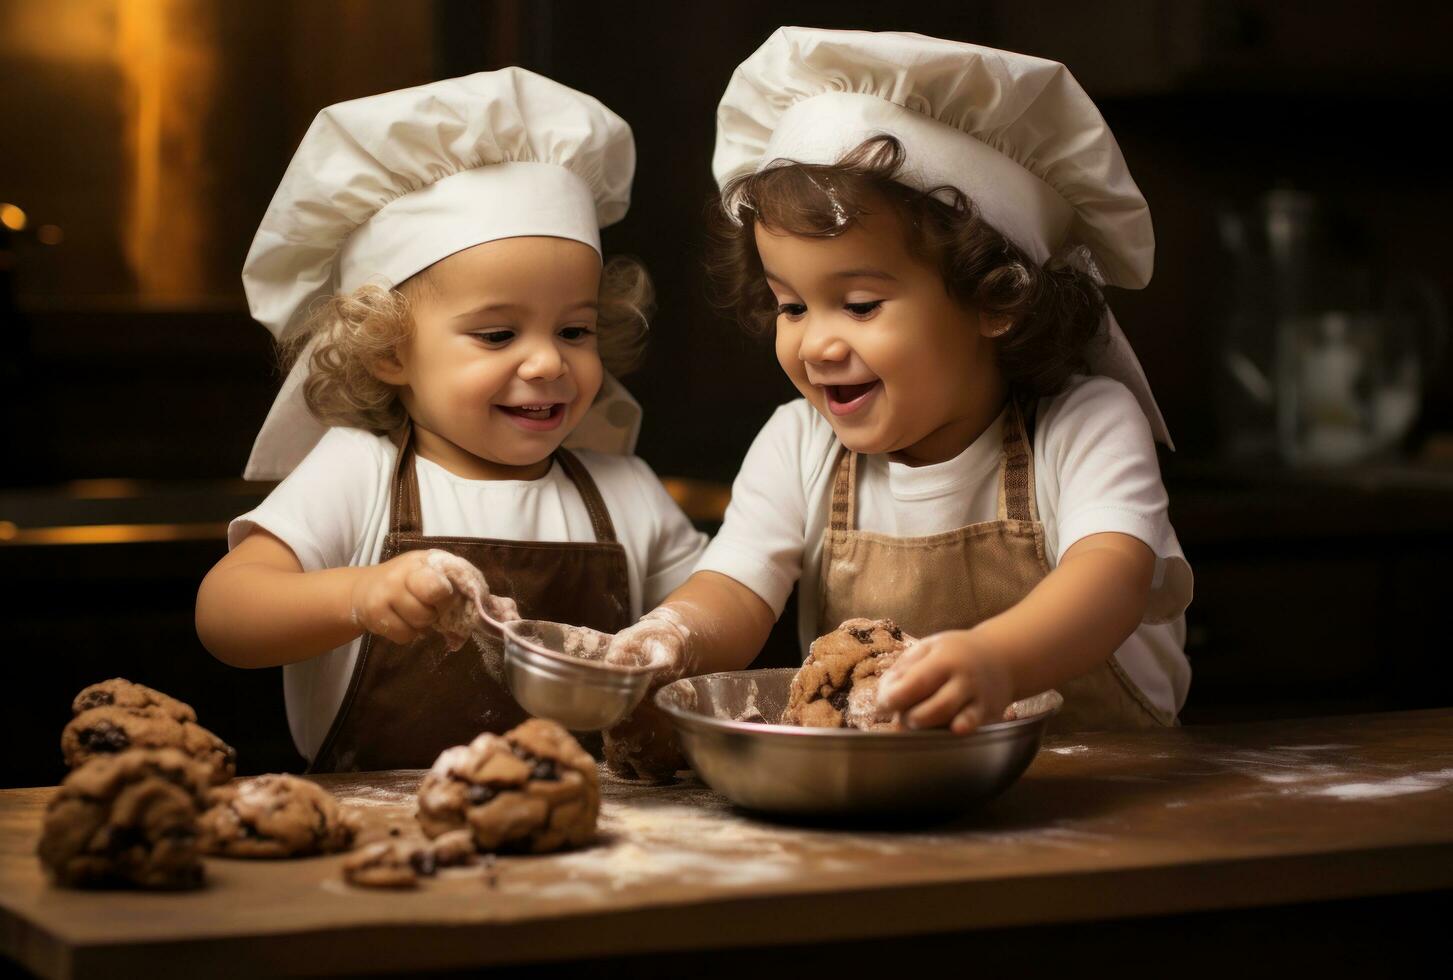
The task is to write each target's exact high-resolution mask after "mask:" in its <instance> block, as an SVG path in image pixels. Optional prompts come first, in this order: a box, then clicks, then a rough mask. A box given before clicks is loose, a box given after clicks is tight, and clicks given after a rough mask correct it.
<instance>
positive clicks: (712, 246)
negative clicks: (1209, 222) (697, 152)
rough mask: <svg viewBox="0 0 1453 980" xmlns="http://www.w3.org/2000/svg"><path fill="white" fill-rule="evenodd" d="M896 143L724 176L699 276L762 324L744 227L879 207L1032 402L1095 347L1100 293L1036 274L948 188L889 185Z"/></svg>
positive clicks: (828, 220) (883, 141)
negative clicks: (981, 326)
mask: <svg viewBox="0 0 1453 980" xmlns="http://www.w3.org/2000/svg"><path fill="white" fill-rule="evenodd" d="M904 162H905V152H904V149H903V145H902V143H900V142H899V141H898V140H897V139H896V138H895V137H892V136H886V135H884V136H875V137H872V138H871V139H868V140H866V141H864V142H863V143H861V144H859V145H858V146H857V147H856V148H854V149H853V150H851V151H849V152H848V153H846V154H845V155H844V156H843V157H842V158H841V159H839V160H838V162H837V163H835V164H831V165H812V164H801V163H790V162H786V163H779V164H776V165H773V166H771V167H769V168H767V169H765V170H762V171H760V172H759V173H755V174H746V175H743V176H741V177H738V178H736V179H734V180H732V181H731V182H730V183H728V184H727V186H726V187H725V188H724V189H723V191H722V193H721V195H720V196H719V197H713V198H712V201H711V203H710V204H709V206H708V212H707V225H708V234H709V246H708V258H707V272H708V275H709V276H710V278H711V280H712V283H713V286H714V292H715V294H716V299H717V301H718V303H719V305H720V306H722V307H723V308H724V309H725V310H727V311H728V312H730V313H732V314H734V315H735V317H736V318H737V320H738V321H739V322H740V323H741V324H742V325H743V326H744V327H746V328H747V329H748V330H749V331H750V332H752V333H758V334H761V333H766V332H768V331H770V330H771V329H772V327H773V324H774V323H775V322H776V317H777V301H776V299H775V298H774V296H773V295H772V291H771V289H770V288H768V286H767V282H766V279H765V276H764V274H763V271H762V260H761V258H760V256H758V254H757V244H756V237H755V234H754V225H755V223H756V222H759V221H760V222H761V223H762V224H763V225H765V226H767V227H770V228H772V229H773V230H776V231H785V232H787V233H788V234H791V235H797V236H801V237H805V238H832V237H835V236H838V235H841V234H843V233H844V232H845V231H847V230H848V229H849V228H851V227H852V226H853V224H854V222H855V221H856V220H857V218H858V217H859V216H861V215H865V214H870V213H872V211H873V209H874V208H881V207H882V206H883V204H884V203H886V204H887V206H888V207H889V208H891V209H892V210H893V212H894V213H896V214H897V216H898V217H899V219H900V223H901V225H902V227H903V229H904V234H905V238H906V241H905V244H906V246H907V248H908V250H909V252H910V254H912V255H914V256H916V257H918V258H919V259H921V260H923V261H925V262H928V263H931V264H933V265H936V266H937V268H938V270H939V273H940V275H941V276H942V278H943V282H944V286H945V287H946V288H947V289H948V291H949V294H950V295H951V296H953V297H954V299H955V300H956V301H957V302H958V303H959V304H960V305H962V306H964V307H966V308H970V309H975V310H978V311H980V312H982V313H983V314H985V315H987V316H989V317H991V318H995V319H1002V320H1004V321H1006V322H1007V325H1008V326H1009V329H1008V331H1007V332H1006V333H1005V334H1004V335H1003V336H1000V337H998V338H996V339H995V341H994V349H995V352H996V355H997V357H998V361H999V366H1000V369H1001V370H1002V371H1003V372H1004V376H1005V379H1006V380H1007V381H1008V382H1009V384H1010V386H1011V388H1012V389H1014V390H1015V391H1016V392H1019V393H1021V394H1025V395H1029V396H1033V397H1041V396H1044V395H1052V394H1055V393H1057V392H1059V391H1061V390H1063V389H1064V386H1065V384H1066V383H1067V382H1068V381H1069V379H1070V376H1071V375H1074V374H1076V373H1081V372H1084V371H1086V370H1087V369H1088V360H1089V353H1090V351H1091V348H1092V346H1093V345H1095V344H1098V343H1103V342H1104V339H1105V338H1104V332H1103V330H1102V329H1101V318H1102V316H1103V314H1104V310H1105V299H1104V297H1103V295H1102V294H1101V292H1100V288H1099V285H1098V284H1097V283H1096V282H1095V280H1094V279H1093V278H1092V277H1091V276H1090V275H1089V274H1088V273H1087V272H1084V271H1081V270H1079V269H1076V268H1073V267H1069V266H1065V267H1061V268H1053V269H1047V268H1043V267H1041V266H1040V265H1038V264H1037V263H1036V262H1034V260H1033V259H1031V258H1030V257H1029V256H1028V255H1027V254H1025V252H1024V251H1023V250H1022V249H1020V248H1019V247H1018V246H1016V245H1014V243H1012V242H1010V241H1009V240H1008V239H1007V238H1005V237H1004V236H1003V235H1002V234H1000V233H999V232H998V231H997V230H995V229H994V228H993V227H992V226H991V225H989V223H988V222H986V221H984V220H983V218H982V217H981V216H980V214H979V211H978V209H977V208H976V207H975V206H974V203H973V201H972V200H970V199H969V197H968V196H967V195H966V194H964V193H963V192H962V191H960V190H958V189H957V188H954V187H938V188H934V189H933V190H929V191H920V190H916V189H914V188H912V187H909V186H907V185H906V184H904V183H902V182H901V181H900V180H898V179H897V178H898V176H899V175H900V174H901V173H902V170H903V167H904Z"/></svg>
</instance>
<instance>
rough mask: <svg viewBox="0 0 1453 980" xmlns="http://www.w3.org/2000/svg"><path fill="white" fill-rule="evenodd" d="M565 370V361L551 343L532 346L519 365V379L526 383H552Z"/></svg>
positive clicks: (546, 342)
mask: <svg viewBox="0 0 1453 980" xmlns="http://www.w3.org/2000/svg"><path fill="white" fill-rule="evenodd" d="M564 370H565V359H564V358H563V357H561V356H560V351H559V350H558V349H557V348H556V347H555V344H554V343H553V342H549V341H545V342H541V343H537V344H534V345H532V346H531V347H530V350H529V352H528V353H527V354H526V355H525V359H524V361H523V362H522V363H521V364H520V377H521V378H523V379H524V380H526V381H553V380H554V379H555V378H558V377H560V375H561V373H562V372H563V371H564Z"/></svg>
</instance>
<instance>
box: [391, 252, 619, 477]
mask: <svg viewBox="0 0 1453 980" xmlns="http://www.w3.org/2000/svg"><path fill="white" fill-rule="evenodd" d="M600 270H601V263H600V256H599V255H598V254H597V253H596V251H595V250H594V249H593V248H591V247H590V246H589V245H586V244H583V243H581V242H576V241H571V240H568V239H563V238H546V237H523V238H507V239H502V240H500V241H494V242H486V243H484V244H482V245H476V246H474V247H473V248H467V249H465V250H463V251H462V252H456V253H454V254H453V255H450V256H448V257H447V258H444V259H441V260H440V261H439V262H436V263H435V264H434V265H432V266H430V267H429V269H428V272H427V275H426V276H425V277H424V278H423V280H422V281H421V282H418V283H417V284H415V285H414V287H413V288H411V289H410V290H409V297H410V308H411V312H412V315H413V321H414V331H413V334H412V336H410V337H409V339H408V340H406V341H405V342H404V343H403V344H401V345H400V347H399V349H398V351H397V361H396V363H391V362H387V361H385V362H382V363H381V364H380V365H379V366H378V367H377V368H376V373H377V374H378V376H379V377H380V378H382V379H383V380H384V381H387V382H388V383H390V384H394V385H398V386H400V388H401V391H400V397H401V398H402V399H403V402H404V406H405V407H406V408H407V409H408V413H409V417H410V418H411V419H412V420H413V423H414V430H415V438H416V440H417V445H418V448H419V452H420V454H421V455H422V456H424V458H426V459H431V460H433V461H434V462H437V463H439V464H441V465H443V466H444V467H445V468H446V469H449V470H450V471H452V472H454V473H456V474H458V475H460V476H465V477H469V478H474V479H536V478H538V477H540V476H543V475H544V473H545V472H546V471H547V470H548V468H549V457H550V454H551V453H553V452H554V451H555V450H556V448H558V447H559V445H560V443H561V442H563V441H564V440H565V437H566V436H567V435H568V434H569V433H570V432H571V430H573V429H574V428H575V426H576V425H578V424H579V423H580V420H581V419H582V418H583V417H584V416H585V413H586V412H587V411H589V409H590V406H591V404H592V402H594V400H595V396H596V394H597V393H598V392H599V391H600V386H601V381H602V376H603V373H604V369H603V368H602V366H601V361H600V355H599V353H598V351H597V347H596V314H597V305H596V304H597V298H598V294H599V289H600Z"/></svg>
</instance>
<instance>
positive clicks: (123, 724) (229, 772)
mask: <svg viewBox="0 0 1453 980" xmlns="http://www.w3.org/2000/svg"><path fill="white" fill-rule="evenodd" d="M131 748H145V749H178V750H180V751H182V752H185V753H186V754H187V755H189V756H191V757H192V758H193V759H195V760H196V761H197V762H199V763H201V764H202V765H203V766H204V767H205V768H206V770H207V772H208V773H209V775H210V777H211V781H212V782H213V783H214V784H218V783H225V782H227V780H229V779H231V778H232V776H233V775H234V774H235V773H236V771H237V751H236V750H235V749H233V748H232V746H230V745H228V744H227V743H226V742H224V741H222V740H221V739H220V738H218V737H217V736H216V735H213V734H212V733H211V732H209V731H208V730H207V729H205V728H203V727H202V726H201V725H198V724H195V723H193V722H190V721H178V720H177V719H176V718H174V717H172V716H171V715H169V714H166V713H165V712H164V711H163V710H161V709H159V708H123V707H118V706H116V705H107V706H103V707H99V708H88V709H87V710H85V711H82V712H81V713H80V714H78V715H76V716H75V717H74V718H72V719H71V721H70V724H68V725H66V727H65V730H64V731H62V732H61V752H63V753H64V754H65V757H66V765H68V766H70V767H71V768H73V769H74V768H75V767H76V766H79V765H81V764H82V763H84V762H85V761H86V760H88V759H91V758H94V757H96V756H99V755H106V754H110V753H116V752H124V751H126V750H127V749H131Z"/></svg>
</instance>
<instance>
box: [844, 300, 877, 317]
mask: <svg viewBox="0 0 1453 980" xmlns="http://www.w3.org/2000/svg"><path fill="white" fill-rule="evenodd" d="M882 305H883V301H882V300H881V299H875V300H873V301H872V302H869V303H844V304H843V309H845V310H847V311H848V312H849V313H851V314H852V315H853V316H860V317H866V316H872V315H873V313H874V311H876V310H877V309H878V307H880V306H882Z"/></svg>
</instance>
